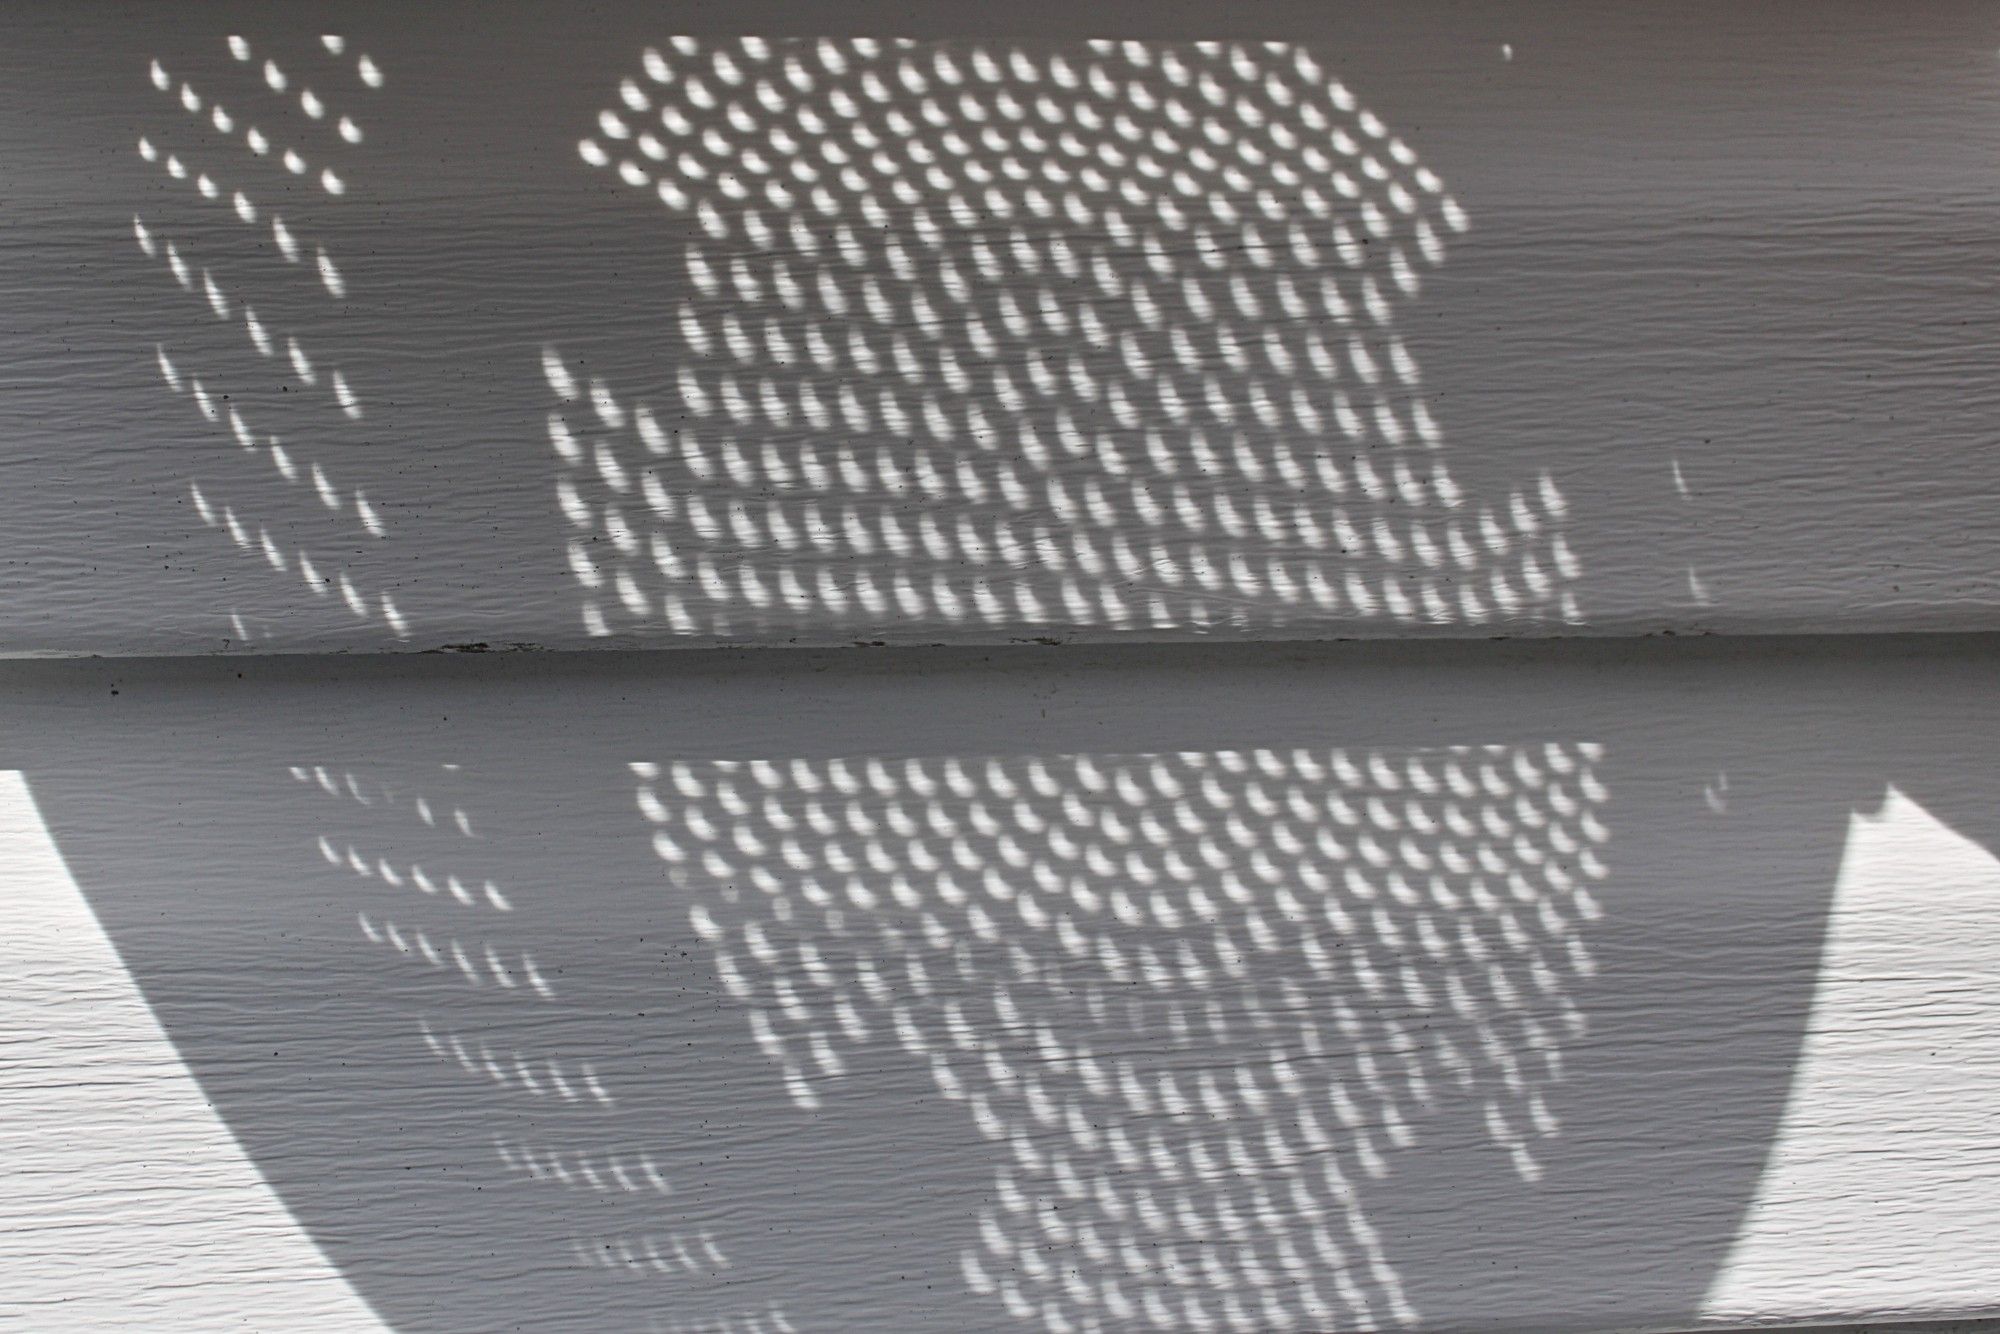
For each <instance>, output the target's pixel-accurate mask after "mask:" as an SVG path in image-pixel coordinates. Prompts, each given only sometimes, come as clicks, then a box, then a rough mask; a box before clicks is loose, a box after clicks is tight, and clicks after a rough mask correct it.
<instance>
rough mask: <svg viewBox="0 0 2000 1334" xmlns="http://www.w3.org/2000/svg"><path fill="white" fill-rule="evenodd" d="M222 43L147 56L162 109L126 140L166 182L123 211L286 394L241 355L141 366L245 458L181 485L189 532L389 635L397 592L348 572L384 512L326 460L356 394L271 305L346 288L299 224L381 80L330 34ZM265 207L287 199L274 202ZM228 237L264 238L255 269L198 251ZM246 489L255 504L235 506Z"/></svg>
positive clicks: (244, 614) (339, 184) (248, 635)
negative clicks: (313, 524)
mask: <svg viewBox="0 0 2000 1334" xmlns="http://www.w3.org/2000/svg"><path fill="white" fill-rule="evenodd" d="M224 46H225V47H226V51H227V60H226V62H225V63H224V64H223V65H222V66H220V67H219V68H218V67H217V66H216V62H214V61H200V60H195V59H193V58H191V59H190V64H192V65H193V66H195V68H192V69H186V70H183V69H178V68H169V67H168V65H167V64H166V63H163V62H162V61H161V60H160V59H157V58H156V59H153V60H151V61H150V62H149V63H148V65H147V68H146V77H147V79H148V81H149V83H150V84H151V86H152V87H153V88H154V89H155V91H156V92H157V93H159V94H160V95H161V97H162V98H163V99H165V104H166V106H165V112H166V114H165V115H164V116H163V117H162V119H161V120H160V121H159V122H158V123H156V124H154V125H152V126H150V127H149V132H148V133H146V134H144V135H142V136H140V138H139V140H138V144H137V148H138V153H139V156H140V158H141V159H142V160H143V161H144V162H146V163H147V164H148V165H149V166H151V167H153V168H155V169H157V170H158V172H159V173H160V174H161V176H162V177H163V178H164V180H165V181H166V182H167V183H168V185H169V186H170V187H171V192H170V193H169V194H167V195H165V196H163V198H162V199H161V201H160V202H159V203H158V204H157V205H155V206H152V212H153V214H154V217H153V220H152V221H150V222H149V221H148V219H147V217H146V216H145V215H143V214H137V215H134V217H133V219H132V231H133V236H134V239H135V240H136V241H137V242H138V245H139V249H140V251H141V253H142V254H143V255H144V256H145V257H146V258H147V259H149V260H152V261H154V262H156V263H158V264H159V265H160V266H161V267H162V268H163V269H164V270H165V272H166V274H167V275H168V276H169V277H170V278H171V279H172V280H173V282H174V283H175V284H176V285H177V286H179V287H180V288H181V289H182V291H184V292H185V293H186V294H187V295H188V296H189V298H191V301H190V305H189V306H188V311H189V313H190V314H191V315H192V316H193V318H194V319H196V320H200V321H209V320H212V321H215V322H218V323H221V324H223V325H233V326H237V327H238V328H239V329H240V332H241V340H240V344H239V349H238V350H239V351H242V352H248V353H251V354H253V355H254V357H255V359H256V360H257V361H262V362H269V363H271V364H272V365H273V366H276V367H278V368H279V370H278V373H279V374H280V375H281V376H284V377H285V378H286V379H288V380H290V381H292V382H294V383H296V384H297V386H298V388H299V389H300V391H301V392H300V394H299V395H298V397H297V398H296V399H295V400H293V401H291V402H289V403H287V404H286V405H285V406H284V407H283V408H282V409H277V408H274V409H268V411H269V414H270V415H269V416H268V417H267V416H265V415H263V414H264V412H265V411H266V410H265V409H259V408H253V407H251V406H248V405H247V404H246V402H245V399H244V395H243V392H242V391H243V388H244V385H245V383H246V382H251V381H257V382H261V381H262V380H263V379H264V378H265V371H264V369H263V368H255V369H253V368H254V367H256V362H255V361H250V360H245V359H242V358H238V359H237V360H236V361H234V362H233V363H231V364H228V365H220V364H210V365H203V364H201V358H200V357H199V356H198V355H197V354H195V353H191V352H189V351H187V350H184V349H183V348H180V347H176V346H170V345H169V344H167V343H165V342H162V343H161V344H159V345H158V346H157V347H156V349H155V360H156V363H157V368H158V371H159V374H160V377H161V379H162V381H163V382H164V383H165V384H166V386H167V388H168V389H169V390H170V391H171V392H172V393H173V394H175V395H176V396H177V397H181V398H184V399H185V400H186V401H187V402H188V403H189V404H190V405H191V407H192V408H193V409H194V411H195V412H197V413H198V414H199V415H200V417H201V419H202V420H203V421H205V422H206V423H208V424H209V425H210V426H212V427H213V428H215V429H214V431H213V432H212V434H213V435H214V436H215V438H216V439H217V440H218V441H220V442H225V443H227V444H229V445H231V446H232V447H233V449H234V450H235V451H240V453H241V454H242V455H245V456H248V458H250V459H254V460H255V462H254V463H253V464H251V465H250V471H249V472H248V473H247V475H243V470H241V469H238V470H237V472H238V473H239V476H238V477H237V478H236V479H235V480H234V481H233V482H229V481H223V482H219V481H217V480H216V479H215V477H214V476H213V475H210V476H207V477H197V478H191V479H190V480H189V481H188V484H187V499H188V502H189V504H190V505H191V507H192V508H193V510H194V512H195V513H196V514H197V515H198V516H199V517H200V519H201V521H202V523H203V524H205V525H206V526H208V527H210V528H213V529H216V530H217V531H219V532H221V533H223V534H224V535H225V536H227V537H228V539H229V540H230V542H231V543H232V544H234V545H235V546H236V547H237V548H238V549H240V550H241V551H243V552H244V553H246V554H247V555H249V556H251V557H252V558H254V559H256V560H258V561H259V562H261V563H262V564H264V565H267V566H268V567H269V569H270V570H271V571H273V572H275V573H276V574H278V575H281V576H288V577H295V578H297V579H298V580H300V581H301V582H302V583H303V584H304V585H305V587H306V588H307V589H309V590H310V591H311V592H312V593H313V594H314V595H315V596H316V597H319V598H324V599H326V600H328V602H329V603H331V604H337V605H340V606H342V607H344V608H345V610H346V612H347V613H348V614H350V615H351V616H353V617H354V618H356V619H358V620H361V621H372V622H375V623H376V624H378V625H381V626H383V627H385V628H386V629H387V630H388V631H389V632H390V633H391V634H393V635H394V636H396V637H398V638H401V637H405V636H407V634H408V632H409V626H408V624H407V622H406V620H405V618H404V615H403V613H402V611H401V610H400V608H398V606H397V604H396V602H395V599H394V598H393V597H391V596H390V595H389V593H387V592H386V591H382V590H379V589H376V588H373V587H370V585H369V580H368V577H367V575H366V574H363V573H359V572H358V571H357V570H356V569H355V568H353V567H354V566H355V565H356V564H357V563H358V562H356V561H355V560H354V558H353V553H354V552H355V550H356V548H357V546H358V547H360V548H365V547H367V546H368V545H369V544H371V543H373V542H375V541H377V540H379V539H382V538H384V537H386V536H387V535H388V525H387V523H386V521H385V519H384V516H383V513H382V510H381V508H380V507H379V506H378V505H377V504H376V503H374V502H372V501H371V500H370V498H369V496H368V494H367V492H366V491H365V490H364V489H362V488H360V487H357V486H355V485H353V484H352V482H351V479H349V478H346V477H342V476H340V474H339V471H338V466H337V465H335V466H333V467H329V464H328V461H327V460H328V456H330V455H333V454H337V453H339V452H341V450H340V445H341V444H342V443H343V442H345V441H346V440H348V439H349V438H351V433H352V432H353V431H354V430H355V429H356V424H358V423H360V422H361V421H362V420H363V419H364V417H365V416H366V415H367V407H366V403H365V401H364V396H363V394H362V392H361V390H360V387H359V386H357V385H356V384H354V383H352V382H351V380H350V377H349V376H348V374H347V373H346V371H345V370H344V369H343V368H342V367H340V366H339V365H338V364H336V363H335V362H334V360H333V359H332V357H330V356H329V355H328V354H327V352H326V349H325V348H324V347H322V346H320V345H319V336H318V333H317V332H316V329H315V328H314V327H298V326H297V325H296V324H295V323H287V322H285V321H283V320H281V319H278V318H274V317H273V316H272V314H271V311H272V309H273V308H278V309H289V310H293V311H297V310H299V309H300V308H301V294H302V293H305V292H307V291H310V292H312V293H314V294H316V295H317V296H319V297H321V298H323V299H324V300H325V301H326V302H329V303H333V304H334V305H338V304H339V303H341V302H344V301H346V300H347V298H348V295H349V290H348V282H347V278H346V275H345V274H344V273H343V272H342V269H341V266H340V264H339V263H338V262H337V261H336V259H335V257H334V255H333V254H332V253H331V251H330V250H329V248H328V247H327V246H326V245H325V244H323V243H322V242H321V241H319V240H318V239H317V238H316V237H315V235H314V232H313V228H312V226H311V219H312V217H313V216H314V214H315V212H316V211H317V210H319V209H322V208H325V207H328V206H331V205H332V204H333V202H334V201H337V200H339V199H340V198H342V197H343V196H345V195H346V194H347V193H348V189H349V185H348V180H349V170H350V169H349V167H348V165H347V159H348V158H350V157H351V156H352V154H353V152H354V150H355V146H356V145H359V144H361V143H363V142H364V140H365V139H366V137H367V136H366V131H365V130H364V128H363V120H362V113H361V110H360V103H361V102H363V101H364V100H365V99H366V97H367V95H368V94H369V93H370V92H371V91H372V90H374V89H377V88H380V87H381V86H382V84H383V81H384V76H383V73H382V70H381V67H380V66H379V65H377V64H376V63H375V61H374V60H373V58H372V57H370V56H369V55H368V54H367V53H366V52H359V51H350V50H349V47H348V42H347V39H346V38H345V37H342V36H340V35H338V34H328V35H326V36H323V37H321V38H320V39H319V42H318V43H317V48H318V49H317V50H299V51H276V50H269V49H266V48H265V47H264V46H263V45H261V44H257V45H253V43H252V42H251V41H250V40H249V39H248V38H246V37H243V36H241V35H234V36H230V37H228V38H227V39H226V40H225V41H224ZM315 80H317V81H318V82H317V83H316V82H315ZM295 186H296V187H301V188H296V189H295V188H294V187H295ZM278 199H283V200H284V201H286V204H287V206H288V207H287V208H285V209H280V208H279V207H278V205H277V203H276V202H274V201H275V200H278ZM288 212H289V214H290V217H289V218H288V217H287V213H288ZM163 213H165V214H167V215H168V217H167V220H163V219H162V217H161V216H160V215H161V214H163ZM302 215H303V217H304V219H305V220H304V221H302V220H301V219H302ZM231 229H243V230H245V231H247V232H251V233H254V234H256V235H257V236H258V237H259V238H260V239H261V238H266V237H267V238H268V239H269V244H270V250H269V252H268V253H269V256H270V263H268V264H265V265H259V266H257V267H256V269H255V270H254V271H247V270H246V271H240V272H236V273H230V272H227V269H228V265H226V264H224V263H223V262H221V261H219V260H218V261H215V262H213V263H211V262H207V261H204V260H203V258H202V253H203V251H204V250H206V249H209V248H210V247H209V246H208V244H207V243H208V242H209V241H211V240H212V239H214V237H215V236H216V234H217V233H220V232H227V231H229V230H231ZM260 306H262V307H263V313H262V314H260V313H259V307H260ZM280 413H282V416H280ZM218 471H220V469H218ZM272 482H276V483H278V485H276V486H272V485H271V483H272ZM246 484H247V486H248V488H249V489H251V490H253V491H261V492H263V493H264V496H263V498H262V499H252V500H244V499H242V498H240V497H239V496H238V495H237V494H236V493H237V491H238V489H239V488H242V487H245V486H246ZM274 507H275V508H274ZM311 517H319V518H322V519H324V520H325V523H324V524H323V525H322V526H323V529H324V532H323V533H322V534H321V535H320V536H319V537H318V538H317V539H316V540H310V541H308V542H304V543H302V542H300V541H298V540H297V539H296V537H295V534H296V532H297V530H298V529H299V528H301V527H302V526H308V525H306V524H304V523H302V520H305V519H308V518H311ZM259 619H260V618H259V617H258V615H257V613H255V612H253V611H251V610H249V609H247V608H244V607H238V608H235V609H233V610H232V611H231V612H230V621H231V630H232V634H233V637H234V639H235V640H236V641H237V642H239V643H242V642H249V641H252V640H255V639H257V638H261V637H263V630H262V628H261V626H260V624H259Z"/></svg>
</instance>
